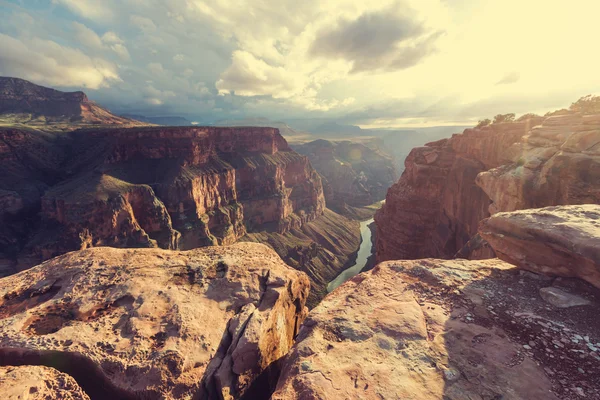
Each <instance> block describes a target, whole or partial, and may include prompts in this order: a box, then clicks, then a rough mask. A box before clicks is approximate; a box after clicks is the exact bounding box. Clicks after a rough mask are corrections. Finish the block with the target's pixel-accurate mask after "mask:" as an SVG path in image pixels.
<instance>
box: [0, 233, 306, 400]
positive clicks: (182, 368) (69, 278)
mask: <svg viewBox="0 0 600 400" xmlns="http://www.w3.org/2000/svg"><path fill="white" fill-rule="evenodd" d="M308 290H309V282H308V279H307V277H306V276H305V275H304V274H303V273H301V272H298V271H295V270H293V269H291V268H289V267H288V266H287V265H285V264H284V263H283V262H282V261H281V259H280V258H279V257H278V256H277V255H276V254H275V252H273V251H272V250H271V249H269V248H268V247H266V246H264V245H259V244H251V243H240V244H236V245H233V246H228V247H208V248H204V249H198V250H193V251H188V252H178V251H166V250H158V249H137V250H131V249H129V250H122V249H113V248H95V249H89V250H84V251H78V252H73V253H69V254H67V255H64V256H61V257H57V258H55V259H52V260H50V261H47V262H45V263H43V264H41V265H39V266H37V267H35V268H32V269H30V270H27V271H24V272H21V273H19V274H17V275H13V276H10V277H7V278H4V279H2V280H0V299H1V300H0V332H1V333H0V362H1V364H2V365H4V366H21V365H43V366H47V367H53V368H56V369H58V370H60V371H61V372H63V373H65V374H68V375H70V376H71V377H73V378H74V379H75V380H76V381H77V383H78V384H79V386H81V388H82V389H83V390H85V392H86V393H87V394H88V395H89V396H90V397H91V398H121V399H134V398H135V399H138V398H144V399H159V398H160V399H181V398H192V397H193V398H198V399H204V398H206V399H208V398H211V399H212V398H220V399H234V398H235V399H237V398H240V397H242V396H243V395H244V394H247V393H252V391H253V390H256V387H255V386H256V385H261V387H262V385H266V387H267V388H268V379H267V380H266V381H265V378H263V375H262V374H263V372H265V371H268V372H269V373H270V374H273V376H275V377H276V373H275V372H276V371H274V366H276V365H277V364H276V362H277V361H278V360H279V359H281V357H283V356H284V355H285V354H286V353H287V351H288V349H289V348H290V347H291V345H292V341H293V338H294V336H295V335H296V333H297V330H298V328H299V326H300V324H301V322H302V320H303V319H304V318H305V316H306V312H307V311H306V308H305V307H304V304H305V301H306V296H307V295H308ZM265 373H266V372H265ZM259 377H260V379H258V378H259ZM257 379H258V380H257ZM265 382H266V383H265ZM267 392H268V389H267Z"/></svg>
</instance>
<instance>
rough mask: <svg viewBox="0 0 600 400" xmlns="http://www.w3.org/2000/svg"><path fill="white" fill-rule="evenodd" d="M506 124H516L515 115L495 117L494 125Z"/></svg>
mask: <svg viewBox="0 0 600 400" xmlns="http://www.w3.org/2000/svg"><path fill="white" fill-rule="evenodd" d="M505 122H515V113H509V114H498V115H496V116H495V117H494V122H492V123H493V124H502V123H505Z"/></svg>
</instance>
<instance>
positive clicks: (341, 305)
mask: <svg viewBox="0 0 600 400" xmlns="http://www.w3.org/2000/svg"><path fill="white" fill-rule="evenodd" d="M552 285H554V286H556V287H560V289H561V290H563V291H565V292H567V291H570V290H576V291H577V293H579V295H581V296H584V297H585V298H586V299H587V300H588V301H589V305H587V306H578V307H571V308H568V309H564V308H558V307H554V306H552V305H550V304H548V303H547V302H546V301H545V300H544V299H543V298H542V297H541V296H540V294H539V290H540V289H542V288H543V287H547V286H552ZM599 305H600V296H599V291H598V290H597V289H595V288H594V287H592V286H591V285H588V284H586V283H585V282H582V281H575V280H574V281H569V280H564V279H562V280H558V281H555V282H554V283H553V282H551V281H548V280H547V279H546V278H545V277H542V276H538V275H536V274H533V273H531V272H527V271H522V270H519V269H518V268H515V267H514V266H512V265H510V264H508V263H505V262H503V261H500V260H497V259H495V260H485V261H466V260H453V261H443V260H434V259H425V260H417V261H390V262H385V263H381V264H379V265H378V266H377V267H376V268H375V269H373V270H372V271H370V272H368V273H363V274H361V275H358V276H356V277H355V278H353V279H352V280H350V281H348V282H347V283H345V284H344V285H342V286H340V287H339V288H338V289H336V290H335V291H333V292H332V293H330V294H329V296H327V297H326V298H325V300H324V301H323V302H322V303H321V304H320V305H319V306H318V307H317V308H315V309H314V310H312V311H311V313H310V315H309V317H308V318H307V320H306V321H305V323H304V325H303V327H302V328H301V329H300V333H299V335H298V339H297V342H296V344H295V345H294V347H293V349H292V351H291V352H290V354H289V356H288V358H287V359H286V362H285V365H284V367H283V369H282V375H281V377H280V380H279V383H278V385H277V390H276V392H275V393H274V395H273V399H277V400H290V399H328V400H334V399H413V400H425V399H426V400H440V399H444V400H464V399H473V400H474V399H477V400H482V399H511V400H515V399H519V400H558V399H561V400H567V399H582V398H588V399H598V398H600V387H599V386H598V381H597V377H598V374H600V355H599V354H600V353H599V348H600V343H599V342H600V323H599V322H598V320H597V318H595V317H592V318H590V315H595V314H596V310H597V309H598V306H599Z"/></svg>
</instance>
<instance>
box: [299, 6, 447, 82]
mask: <svg viewBox="0 0 600 400" xmlns="http://www.w3.org/2000/svg"><path fill="white" fill-rule="evenodd" d="M396 9H400V10H402V11H396ZM442 33H443V32H442V31H432V30H431V29H429V28H428V27H427V26H426V24H425V22H424V21H422V20H420V19H418V16H416V15H414V14H413V13H412V10H410V9H408V8H405V7H402V5H401V4H398V5H394V7H393V8H389V9H382V10H379V11H376V12H365V13H363V14H362V15H360V16H359V17H358V18H357V19H354V20H349V19H343V20H341V21H339V22H338V24H337V26H335V27H333V28H326V29H324V30H322V31H320V32H319V33H318V35H317V37H316V39H315V41H314V42H313V43H312V45H311V47H310V49H309V52H310V54H311V55H313V56H317V57H323V58H328V59H344V60H347V61H350V62H352V63H353V67H352V72H364V71H378V70H390V71H393V70H399V69H405V68H409V67H412V66H414V65H416V64H418V63H419V62H420V61H421V60H423V59H424V58H426V57H427V56H429V55H430V54H432V53H433V52H434V51H435V50H436V47H435V45H436V41H437V39H438V38H439V37H440V36H441V34H442Z"/></svg>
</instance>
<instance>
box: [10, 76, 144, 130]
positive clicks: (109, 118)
mask: <svg viewBox="0 0 600 400" xmlns="http://www.w3.org/2000/svg"><path fill="white" fill-rule="evenodd" d="M9 122H13V123H27V124H34V125H40V124H42V125H47V124H60V123H66V124H75V125H77V124H84V125H88V124H91V125H130V126H136V125H146V124H144V123H141V122H139V121H135V120H133V119H129V118H124V117H119V116H117V115H114V114H112V113H111V112H110V111H108V110H106V109H105V108H102V107H100V106H99V105H98V104H96V103H94V102H93V101H90V100H89V99H88V97H87V96H86V94H85V93H83V92H61V91H59V90H55V89H51V88H47V87H43V86H39V85H36V84H34V83H31V82H29V81H26V80H23V79H19V78H9V77H0V123H9Z"/></svg>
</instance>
